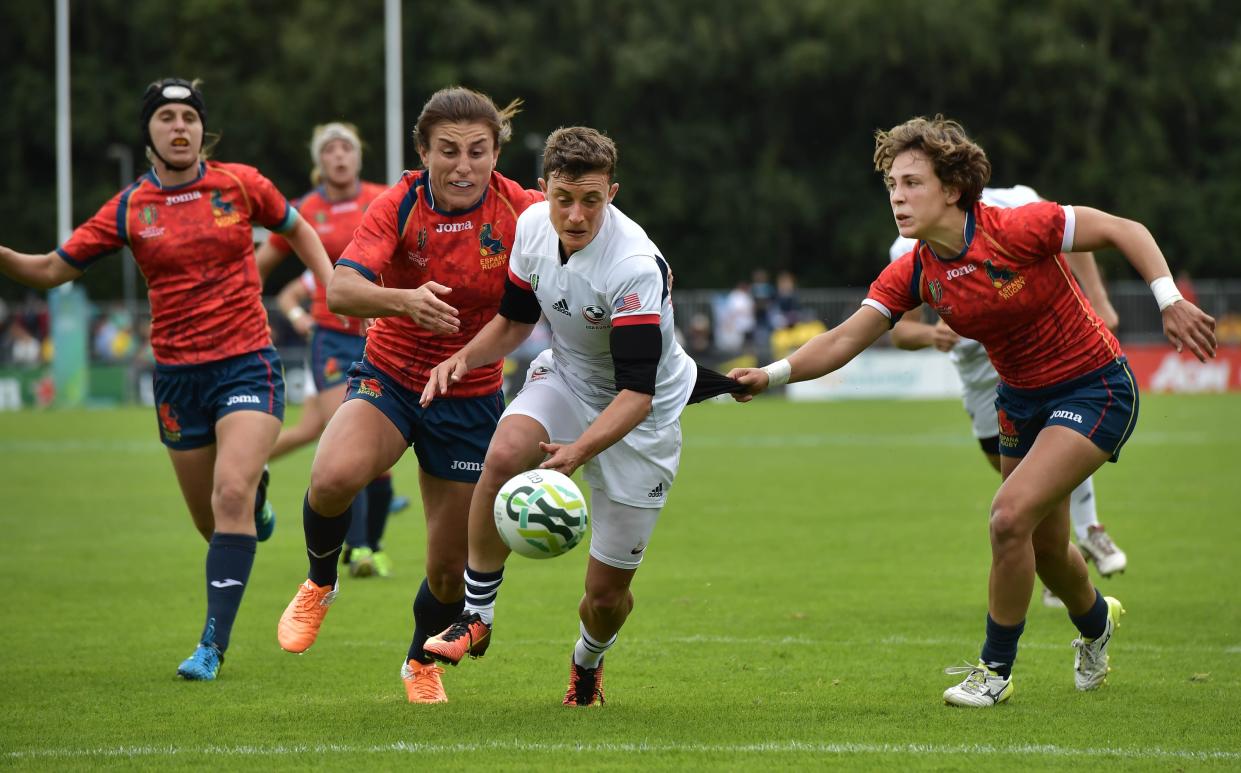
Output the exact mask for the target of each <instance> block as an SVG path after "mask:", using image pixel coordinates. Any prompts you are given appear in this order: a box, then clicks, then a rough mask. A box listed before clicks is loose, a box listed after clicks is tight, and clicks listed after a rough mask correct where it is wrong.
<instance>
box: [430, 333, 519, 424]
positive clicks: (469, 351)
mask: <svg viewBox="0 0 1241 773" xmlns="http://www.w3.org/2000/svg"><path fill="white" fill-rule="evenodd" d="M533 330H534V325H533V324H529V323H526V322H517V321H515V320H511V319H509V318H508V317H506V316H504V315H503V314H497V315H495V316H494V317H492V318H491V321H490V322H488V323H487V324H486V325H483V329H482V330H479V331H478V335H476V336H474V337H473V338H471V339H470V342H469V343H468V344H466V345H465V346H463V347H461V349H460V350H458V351H457V353H456V354H454V355H453V356H451V357H449V358H448V359H446V360H444V361H443V362H441V363H440V364H439V365H436V366H435V367H434V368H432V369H431V373H430V375H429V376H428V377H427V386H426V388H425V389H423V390H422V399H421V400H419V403H421V404H422V406H423V407H426V406H428V405H430V404H431V401H432V400H434V399H435V396H436V395H442V394H444V393H445V392H447V391H448V389H449V387H451V386H452V385H453V384H455V383H457V382H458V381H460V380H461V379H462V378H464V377H465V374H466V373H469V372H470V371H471V370H473V369H474V368H477V367H478V366H480V365H486V364H487V363H489V362H495V361H496V360H499V359H501V358H503V357H506V356H508V354H509V353H510V352H512V351H513V350H514V349H516V348H517V347H518V345H520V344H521V342H522V341H524V340H526V339H527V338H529V337H530V333H531V331H533Z"/></svg>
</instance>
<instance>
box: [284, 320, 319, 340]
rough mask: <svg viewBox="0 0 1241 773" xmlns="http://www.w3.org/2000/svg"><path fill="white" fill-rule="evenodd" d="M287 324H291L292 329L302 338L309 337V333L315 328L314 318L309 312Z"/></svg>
mask: <svg viewBox="0 0 1241 773" xmlns="http://www.w3.org/2000/svg"><path fill="white" fill-rule="evenodd" d="M289 324H290V325H292V326H293V329H294V330H296V331H297V334H298V335H299V336H301V337H302V338H310V334H311V333H312V332H313V331H314V329H315V321H314V318H313V317H311V316H310V315H309V314H302V315H301V316H299V317H298V318H297V319H295V320H293V321H292V322H290V323H289Z"/></svg>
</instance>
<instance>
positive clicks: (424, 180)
mask: <svg viewBox="0 0 1241 773" xmlns="http://www.w3.org/2000/svg"><path fill="white" fill-rule="evenodd" d="M428 175H429V173H428V172H427V171H426V170H425V169H424V170H423V172H422V175H420V176H419V178H418V185H419V186H421V187H422V198H423V200H424V201H426V203H427V206H428V207H430V208H431V211H432V212H434V213H436V214H437V215H445V216H447V217H456V216H457V215H468V214H470V213H471V212H473V211H474V210H476V209H478V208H479V207H481V206H482V205H483V202H484V201H486V200H487V193H488V191H490V190H491V178H488V179H487V187H486V188H483V195H482V197H480V198H479V200H478V201H477V202H476V203H475V204H474V206H472V207H466V208H465V209H453V210H448V209H440V208H439V207H437V206H435V194H433V193H431V178H430V177H429V176H428Z"/></svg>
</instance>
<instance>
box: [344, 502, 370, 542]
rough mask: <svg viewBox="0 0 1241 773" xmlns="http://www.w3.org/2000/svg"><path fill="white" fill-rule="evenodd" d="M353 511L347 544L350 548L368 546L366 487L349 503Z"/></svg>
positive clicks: (346, 535) (346, 539)
mask: <svg viewBox="0 0 1241 773" xmlns="http://www.w3.org/2000/svg"><path fill="white" fill-rule="evenodd" d="M349 509H350V510H351V511H352V512H353V520H351V521H350V522H349V530H348V531H347V532H346V533H345V544H346V545H348V546H349V547H350V548H364V547H366V519H367V515H368V513H367V511H366V489H362V490H361V491H359V492H358V495H357V496H356V497H354V498H353V502H352V503H351V504H350V505H349Z"/></svg>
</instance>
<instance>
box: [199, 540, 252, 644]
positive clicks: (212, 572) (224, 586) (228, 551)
mask: <svg viewBox="0 0 1241 773" xmlns="http://www.w3.org/2000/svg"><path fill="white" fill-rule="evenodd" d="M257 544H258V540H256V539H255V538H254V537H251V536H250V535H248V534H221V533H219V532H216V533H215V534H212V535H211V544H210V545H209V546H208V547H207V624H206V625H205V626H203V635H202V639H201V641H203V642H215V645H216V646H217V647H219V648H220V651H221V652H223V651H224V650H226V649H228V639H229V636H230V635H231V634H232V632H233V621H234V620H236V619H237V609H238V608H239V607H240V606H241V597H242V595H243V594H245V592H246V583H248V582H249V581H250V569H251V567H253V566H254V550H255V546H256V545H257Z"/></svg>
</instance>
